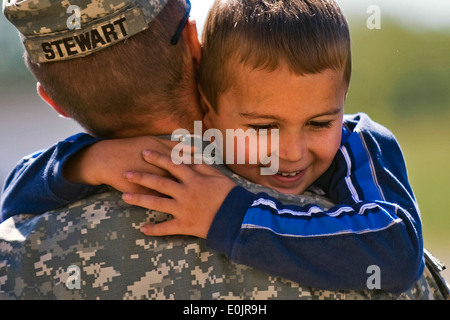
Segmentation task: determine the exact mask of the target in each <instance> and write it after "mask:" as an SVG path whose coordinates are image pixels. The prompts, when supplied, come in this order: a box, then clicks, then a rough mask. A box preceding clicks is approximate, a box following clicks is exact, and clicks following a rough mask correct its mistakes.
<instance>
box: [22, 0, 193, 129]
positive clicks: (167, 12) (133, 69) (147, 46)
mask: <svg viewBox="0 0 450 320" xmlns="http://www.w3.org/2000/svg"><path fill="white" fill-rule="evenodd" d="M185 5H186V2H185V0H169V1H168V3H167V4H166V5H165V7H164V9H163V10H162V11H161V12H160V13H159V14H158V16H157V17H156V19H155V20H153V21H152V22H151V23H150V24H149V28H148V29H147V30H145V31H143V32H140V33H138V34H136V35H134V36H132V37H130V38H128V39H126V40H125V41H124V42H122V43H117V44H115V45H113V46H111V47H108V48H105V49H102V50H100V51H98V52H96V53H95V54H92V55H89V56H86V57H84V58H76V59H72V60H65V61H60V62H49V63H42V64H38V63H33V62H32V61H31V59H30V57H29V56H28V55H27V53H26V52H25V61H26V63H27V66H28V68H29V69H30V71H31V72H32V73H33V74H34V76H35V77H36V79H37V80H38V81H39V82H40V83H41V85H42V86H43V88H44V90H45V91H46V93H47V94H48V95H49V97H50V98H51V99H52V100H54V101H55V102H56V103H57V104H58V105H60V106H61V107H62V108H63V109H64V110H65V111H66V112H67V113H68V115H69V116H70V117H71V118H73V119H74V120H76V121H77V122H78V123H80V125H81V126H83V127H84V128H85V129H86V130H87V131H88V132H90V133H91V134H94V135H97V136H102V137H115V136H116V134H117V132H119V131H121V130H124V129H127V128H133V127H136V125H137V124H142V125H149V126H151V121H152V120H153V119H161V118H163V117H165V116H168V117H169V116H172V117H173V116H175V117H179V118H182V117H183V113H182V112H181V111H182V110H181V109H182V108H179V106H180V105H184V101H183V98H184V95H183V92H184V90H185V89H187V88H185V87H186V86H187V82H188V81H190V79H192V77H193V76H192V75H188V74H186V72H187V71H189V70H187V68H186V67H185V63H186V61H187V59H188V58H189V57H187V52H188V49H187V45H186V44H185V43H184V41H182V39H180V41H178V43H177V44H176V45H172V44H171V38H172V36H173V35H174V33H175V31H176V29H177V27H178V25H179V23H180V21H181V20H182V18H183V16H184V14H185V12H186V9H185ZM192 72H194V71H193V70H192ZM191 82H192V81H191ZM189 90H192V89H189Z"/></svg>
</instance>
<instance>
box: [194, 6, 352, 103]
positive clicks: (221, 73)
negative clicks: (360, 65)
mask: <svg viewBox="0 0 450 320" xmlns="http://www.w3.org/2000/svg"><path fill="white" fill-rule="evenodd" d="M202 42H203V54H202V60H201V64H200V70H199V75H198V80H199V85H200V88H201V90H202V92H203V94H204V95H205V97H206V99H207V100H208V102H209V103H210V104H211V106H212V107H213V108H217V102H218V96H219V95H220V94H221V93H224V92H225V91H226V90H228V89H229V88H230V87H232V85H233V70H232V68H231V67H232V66H233V63H234V65H235V64H236V63H242V64H244V65H245V66H249V67H251V68H254V69H265V70H269V71H273V70H275V69H276V68H277V67H279V65H280V64H281V63H286V64H287V65H288V67H289V69H290V70H291V72H293V73H295V74H297V75H304V74H314V73H319V72H321V71H323V70H325V69H335V70H338V71H340V70H342V71H343V77H344V79H343V80H344V81H346V82H347V84H348V83H349V82H350V76H351V48H350V33H349V28H348V24H347V21H346V19H345V17H344V15H343V14H342V12H341V10H340V8H339V7H338V5H337V4H336V3H335V2H334V1H333V0H245V1H243V0H216V1H215V3H214V5H213V6H212V8H211V11H210V13H209V15H208V18H207V21H206V24H205V28H204V31H203V35H202Z"/></svg>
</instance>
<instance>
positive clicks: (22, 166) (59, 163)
mask: <svg viewBox="0 0 450 320" xmlns="http://www.w3.org/2000/svg"><path fill="white" fill-rule="evenodd" d="M100 140H101V139H99V138H95V137H92V136H90V135H88V134H86V133H80V134H76V135H74V136H71V137H69V138H67V139H66V140H64V141H61V142H58V143H57V144H55V145H53V146H52V147H50V148H49V149H47V150H43V151H39V152H36V153H34V154H32V155H30V156H27V157H24V158H23V159H22V160H21V161H20V162H19V163H18V164H17V166H16V167H15V169H14V170H13V171H12V172H11V173H10V175H9V176H8V178H7V179H6V181H5V184H4V188H3V192H2V198H1V219H0V220H1V221H3V220H6V219H7V218H9V217H11V216H14V215H16V214H20V213H31V214H37V213H42V212H45V211H48V210H51V209H55V208H57V207H60V206H64V205H66V204H69V203H71V202H74V201H76V200H78V199H80V198H82V197H83V196H85V195H87V194H90V193H93V192H95V191H97V190H98V188H99V186H91V185H86V184H79V183H73V182H70V181H69V180H66V179H65V178H64V175H63V172H62V170H63V166H64V164H65V162H66V161H67V160H68V159H69V158H70V157H71V156H73V155H74V154H76V153H78V152H79V151H80V150H81V149H83V148H85V147H87V146H89V145H92V144H94V143H96V142H98V141H100Z"/></svg>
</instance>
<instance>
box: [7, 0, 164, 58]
mask: <svg viewBox="0 0 450 320" xmlns="http://www.w3.org/2000/svg"><path fill="white" fill-rule="evenodd" d="M168 1H169V0H71V1H68V0H64V1H59V0H3V12H4V14H5V16H6V18H7V19H8V20H9V21H10V22H11V23H12V24H14V25H15V26H16V28H17V29H18V30H19V32H20V33H21V34H22V35H23V37H24V41H23V42H24V46H25V49H26V50H27V51H28V54H29V55H30V58H31V60H32V61H33V62H35V63H44V62H51V61H59V60H67V59H72V58H78V57H83V56H86V55H88V54H91V53H94V52H96V51H98V50H100V49H103V48H105V47H108V46H111V45H113V44H115V43H117V42H120V41H123V40H124V39H126V38H129V37H131V36H133V35H135V34H136V33H139V32H141V31H144V30H145V29H147V28H148V24H149V23H150V22H151V21H152V20H153V19H155V17H156V16H157V15H158V14H159V13H160V12H161V11H162V9H163V8H164V6H165V5H166V3H167V2H168Z"/></svg>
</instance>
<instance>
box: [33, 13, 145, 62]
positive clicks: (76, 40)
mask: <svg viewBox="0 0 450 320" xmlns="http://www.w3.org/2000/svg"><path fill="white" fill-rule="evenodd" d="M147 28H148V24H147V22H146V21H145V18H144V15H143V13H142V11H141V9H140V8H139V7H134V8H131V9H127V10H126V11H125V12H118V13H116V14H115V15H113V16H109V17H108V18H107V19H102V20H101V21H100V22H96V23H94V24H92V25H89V26H87V27H82V28H81V29H80V30H70V31H64V32H62V33H54V34H51V35H46V36H39V37H36V38H28V39H26V40H25V41H24V46H25V48H26V50H27V51H28V54H29V55H30V58H31V60H32V61H33V62H34V63H45V62H52V61H61V60H68V59H73V58H78V57H83V56H86V55H89V54H92V53H94V52H96V51H98V50H101V49H103V48H106V47H108V46H111V45H113V44H115V43H117V42H120V41H122V40H124V39H126V38H129V37H131V36H133V35H135V34H136V33H139V32H141V31H143V30H145V29H147Z"/></svg>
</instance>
